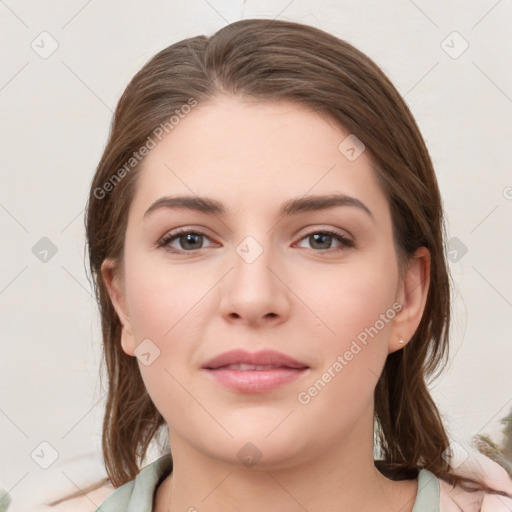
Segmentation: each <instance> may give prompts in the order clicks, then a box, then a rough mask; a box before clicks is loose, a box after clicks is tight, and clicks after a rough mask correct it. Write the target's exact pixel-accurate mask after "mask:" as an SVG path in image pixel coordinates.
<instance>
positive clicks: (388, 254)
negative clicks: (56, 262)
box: [86, 19, 512, 512]
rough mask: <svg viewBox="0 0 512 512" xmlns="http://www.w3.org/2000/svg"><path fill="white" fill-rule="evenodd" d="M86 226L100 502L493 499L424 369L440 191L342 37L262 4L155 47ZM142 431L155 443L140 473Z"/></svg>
mask: <svg viewBox="0 0 512 512" xmlns="http://www.w3.org/2000/svg"><path fill="white" fill-rule="evenodd" d="M86 229H87V239H88V245H89V256H90V265H91V271H92V274H93V277H94V280H95V286H96V292H97V297H98V301H99V304H100V310H101V318H102V329H103V339H104V349H105V361H106V367H107V371H108V377H109V383H108V400H107V405H106V411H105V419H104V425H103V451H104V457H105V463H106V469H107V473H108V476H109V478H110V481H111V482H112V485H113V486H114V487H116V488H117V487H120V488H119V489H117V490H116V491H115V492H114V493H113V494H112V495H111V496H110V497H109V498H107V499H106V500H105V502H104V503H103V504H102V505H101V507H100V508H99V509H98V510H102V511H103V512H105V511H109V510H116V511H121V510H141V511H142V510H144V511H145V510H148V511H149V510H153V511H156V512H163V511H173V512H174V511H177V510H199V511H201V512H202V511H210V510H211V511H214V510H231V509H234V508H235V507H236V509H237V510H240V509H241V510H244V511H252V510H266V511H273V510H279V511H282V510H290V511H292V510H308V511H314V510H320V509H322V510H336V511H345V510H359V511H365V510H380V511H388V510H389V511H396V510H402V511H411V510H412V511H414V512H420V511H426V510H429V511H431V510H432V511H435V510H440V508H439V507H440V506H441V507H442V508H441V510H452V509H453V510H460V509H461V508H462V509H463V510H479V509H480V506H482V507H485V506H493V505H492V504H494V503H495V502H496V503H498V504H499V505H497V507H502V508H492V510H509V508H510V507H511V504H512V500H510V499H508V498H506V497H505V496H504V495H505V494H506V493H509V494H510V493H512V489H511V485H512V484H511V482H510V481H503V482H502V483H497V482H495V481H489V479H485V478H483V479H478V478H469V479H467V478H463V476H461V474H457V473H456V472H455V471H454V468H452V467H451V466H450V461H451V459H450V457H449V454H450V447H449V440H448V437H447V434H446V432H445V429H444V427H443V423H442V420H441V417H440V415H439V412H438V410H437V408H436V406H435V404H434V402H433V400H432V398H431V396H430V393H429V391H428V388H427V384H426V382H427V379H428V378H429V377H430V376H432V375H434V374H435V373H436V372H437V371H439V369H440V368H441V366H442V364H443V362H444V361H445V360H446V356H447V353H448V326H449V320H450V292H449V276H448V271H447V265H446V261H445V258H444V250H443V229H444V228H443V215H442V207H441V198H440V193H439V189H438V185H437V181H436V178H435V174H434V170H433V167H432V162H431V160H430V157H429V154H428V151H427V148H426V147H425V144H424V141H423V139H422V137H421V134H420V132H419V130H418V127H417V125H416V123H415V121H414V119H413V117H412V115H411V113H410V111H409V109H408V108H407V106H406V104H405V102H404V101H403V99H402V98H401V97H400V95H399V94H398V92H397V91H396V89H395V88H394V87H393V85H392V84H391V83H390V82H389V80H388V79H387V78H386V77H385V76H384V74H383V73H382V71H381V70H380V69H379V68H378V67H377V66H376V65H375V64H374V63H373V62H372V61H371V60H370V59H369V58H368V57H367V56H365V55H364V54H362V53H361V52H360V51H358V50H357V49H355V48H354V47H353V46H351V45H349V44H348V43H346V42H344V41H341V40H339V39H337V38H335V37H334V36H332V35H329V34H327V33H325V32H322V31H320V30H318V29H315V28H313V27H309V26H305V25H301V24H297V23H290V22H283V21H275V20H261V19H260V20H243V21H239V22H236V23H233V24H231V25H229V26H227V27H225V28H223V29H222V30H220V31H218V32H217V33H216V34H214V35H213V36H212V37H210V38H207V37H205V36H199V37H195V38H191V39H187V40H184V41H181V42H178V43H176V44H173V45H171V46H170V47H168V48H166V49H164V50H163V51H161V52H160V53H158V54H157V55H156V56H155V57H154V58H152V59H151V60H150V61H149V62H148V63H147V64H146V65H145V66H144V67H143V68H142V69H141V70H140V71H139V72H138V73H137V74H136V76H135V77H134V78H133V80H132V81H131V83H130V84H129V85H128V87H127V89H126V90H125V92H124V94H123V96H122V97H121V99H120V101H119V103H118V106H117V109H116V112H115V116H114V120H113V124H112V129H111V133H110V136H109V140H108V143H107V146H106V148H105V151H104V154H103V156H102V158H101V161H100V163H99V166H98V168H97V172H96V175H95V177H94V180H93V183H92V186H91V193H90V198H89V203H88V209H87V217H86ZM162 432H163V435H164V437H167V439H168V442H169V446H170V451H171V452H172V458H171V455H170V454H167V455H164V456H162V457H161V458H159V459H158V460H157V461H155V462H154V463H153V464H151V465H149V466H148V467H146V468H144V469H143V470H142V471H141V470H140V464H141V461H142V460H143V459H144V456H145V454H146V452H147V449H148V446H149V444H150V442H151V441H152V440H153V439H154V438H155V435H156V434H158V433H162ZM375 457H377V460H375ZM469 480H473V481H474V482H473V483H475V482H476V484H478V486H479V489H480V490H477V491H475V492H470V491H469V490H467V487H464V484H465V483H466V484H467V483H468V481H469ZM469 483H471V482H469ZM454 485H455V487H454ZM457 504H458V505H457ZM503 507H509V508H503ZM482 509H485V508H482Z"/></svg>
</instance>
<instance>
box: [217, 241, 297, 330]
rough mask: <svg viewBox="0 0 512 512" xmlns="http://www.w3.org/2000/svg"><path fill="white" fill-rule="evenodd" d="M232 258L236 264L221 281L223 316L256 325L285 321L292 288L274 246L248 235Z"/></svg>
mask: <svg viewBox="0 0 512 512" xmlns="http://www.w3.org/2000/svg"><path fill="white" fill-rule="evenodd" d="M231 261H232V262H233V268H232V270H231V271H230V272H229V273H228V274H227V276H226V277H225V279H223V281H222V284H221V300H220V310H221V314H222V316H223V317H224V318H225V319H226V320H227V321H229V322H238V323H244V324H247V325H249V326H253V327H255V326H258V325H269V324H272V325H277V324H279V323H282V322H283V321H285V320H286V318H287V317H288V314H289V309H290V302H289V299H290V291H289V289H288V288H287V286H286V281H287V279H286V275H285V274H286V272H285V271H282V268H283V265H282V264H281V262H280V261H278V259H277V258H276V256H275V254H274V253H273V252H272V250H271V249H270V248H268V247H263V245H262V244H260V243H259V242H257V240H256V239H255V238H253V237H247V238H246V239H245V240H244V241H243V242H242V243H241V244H239V246H238V247H237V248H236V251H235V254H234V255H233V258H232V260H231Z"/></svg>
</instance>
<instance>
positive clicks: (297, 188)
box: [133, 96, 387, 211]
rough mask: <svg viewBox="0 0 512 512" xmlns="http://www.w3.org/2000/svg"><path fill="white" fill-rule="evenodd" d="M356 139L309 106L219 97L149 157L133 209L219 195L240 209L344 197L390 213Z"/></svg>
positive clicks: (185, 120) (178, 127)
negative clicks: (170, 198) (171, 198)
mask: <svg viewBox="0 0 512 512" xmlns="http://www.w3.org/2000/svg"><path fill="white" fill-rule="evenodd" d="M347 137H349V138H348V139H347ZM351 137H353V135H351V134H350V133H349V132H348V131H347V130H346V129H344V128H343V127H342V126H341V125H340V124H339V123H337V122H336V120H335V119H334V118H332V117H331V116H328V115H325V114H319V113H317V112H315V111H314V110H312V109H310V108H308V107H307V106H305V105H301V104H298V103H295V102H291V101H271V102H269V101H257V100H253V99H242V98H233V97H226V96H223V97H218V98H216V99H215V100H213V101H212V102H209V103H206V104H199V105H197V106H196V107H195V108H194V109H192V111H191V112H190V113H189V114H187V115H186V116H184V117H183V118H181V119H180V121H179V123H178V124H176V125H175V126H174V127H173V129H172V131H170V133H169V134H168V135H166V136H165V137H164V138H163V139H162V140H161V142H159V143H158V144H157V146H156V147H155V148H154V149H152V150H151V151H150V152H149V154H148V155H147V156H146V158H145V159H144V161H143V163H142V167H141V170H140V176H139V179H138V183H137V191H136V195H135V198H134V205H133V207H134V208H139V207H140V208H142V207H144V206H145V207H146V208H147V207H148V206H149V204H150V203H152V202H154V201H155V200H156V199H158V198H159V197H161V196H164V195H168V194H178V193H182V194H187V195H201V196H209V197H219V198H222V201H223V202H224V201H226V202H227V206H228V208H229V206H230V205H233V207H234V208H235V209H236V210H237V211H240V209H243V208H245V207H247V206H248V205H249V204H252V205H253V206H254V207H260V208H262V209H263V208H267V209H268V207H269V205H270V204H272V203H273V202H275V204H276V207H277V206H280V205H281V204H282V203H283V201H284V200H286V199H288V198H291V197H298V196H304V195H310V194H311V195H317V194H333V193H341V194H345V195H349V196H352V197H358V198H360V199H361V200H362V196H364V197H365V198H366V201H370V202H371V203H372V204H373V205H374V208H377V209H379V208H387V202H386V199H385V197H384V195H383V193H382V191H381V190H380V187H379V185H378V183H377V180H376V176H375V173H374V171H373V169H372V161H371V159H370V156H369V155H368V154H367V152H366V151H363V152H362V153H361V154H360V155H359V156H358V157H357V158H355V159H353V158H352V159H349V158H347V156H346V154H345V153H344V152H343V150H344V149H345V145H346V143H345V141H347V140H348V141H352V139H351ZM340 145H341V146H340ZM356 149H360V148H357V147H356Z"/></svg>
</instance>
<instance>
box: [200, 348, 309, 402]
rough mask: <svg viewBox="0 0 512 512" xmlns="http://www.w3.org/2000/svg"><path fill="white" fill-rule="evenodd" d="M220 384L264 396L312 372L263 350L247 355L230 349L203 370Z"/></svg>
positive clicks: (273, 352) (272, 351) (204, 366)
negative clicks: (246, 366) (247, 366)
mask: <svg viewBox="0 0 512 512" xmlns="http://www.w3.org/2000/svg"><path fill="white" fill-rule="evenodd" d="M240 364H243V365H254V366H265V367H269V366H270V367H271V368H266V369H261V370H256V369H255V370H242V369H234V368H227V367H228V366H230V365H240ZM201 368H202V370H203V371H205V372H206V373H207V374H208V375H209V376H210V377H211V378H213V379H214V380H215V381H216V382H217V383H219V384H221V385H223V386H225V387H227V388H230V389H232V390H234V391H238V392H246V393H262V392H265V391H270V390H272V389H275V388H277V387H280V386H282V385H284V384H286V383H289V382H291V381H293V380H295V379H298V378H299V377H301V376H303V375H304V374H305V373H306V372H308V370H309V366H307V365H306V364H304V363H302V362H300V361H297V360H296V359H294V358H292V357H290V356H287V355H286V354H282V353H280V352H276V351H275V350H263V351H260V352H247V351H246V350H231V351H229V352H224V353H223V354H220V355H219V356H216V357H214V358H213V359H210V360H209V361H207V362H206V363H205V364H203V366H202V367H201Z"/></svg>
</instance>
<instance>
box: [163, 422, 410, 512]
mask: <svg viewBox="0 0 512 512" xmlns="http://www.w3.org/2000/svg"><path fill="white" fill-rule="evenodd" d="M368 424H369V425H370V427H371V428H366V429H361V428H353V429H352V431H351V432H349V433H348V434H347V435H346V436H345V437H344V439H343V441H342V442H339V441H337V440H333V442H332V443H325V441H324V443H323V444H324V445H327V446H326V449H325V451H324V452H322V453H318V452H317V451H315V457H310V458H306V457H301V459H300V461H299V462H297V463H295V464H287V465H286V467H282V466H281V467H276V466H275V465H274V466H270V465H267V466H261V465H260V464H257V465H256V466H254V467H252V468H247V467H245V466H242V465H240V464H239V463H238V464H236V463H231V462H229V461H228V462H225V461H219V460H218V459H213V458H211V457H208V456H207V455H205V454H204V453H203V452H200V451H198V450H196V449H195V448H194V447H193V446H191V445H190V444H189V443H186V442H185V441H184V440H183V439H181V438H180V437H179V436H177V435H176V433H174V435H173V436H172V443H171V446H172V456H173V472H172V475H170V476H169V477H168V478H167V479H166V480H165V481H164V482H163V483H162V484H161V485H160V487H159V489H158V491H157V496H156V501H155V509H154V510H155V512H176V511H178V510H187V511H191V512H192V511H200V512H217V511H219V510H223V511H225V512H232V511H233V512H234V511H236V512H240V510H241V505H242V506H243V508H242V509H243V511H244V512H260V511H261V510H265V511H266V512H282V511H283V510H287V511H297V512H299V511H300V512H303V511H304V510H307V511H308V512H320V511H321V512H324V511H325V510H333V511H336V512H349V511H350V512H353V510H358V511H361V512H366V511H368V512H370V511H375V510H379V511H382V512H385V511H388V510H389V511H395V512H396V510H401V512H410V511H411V510H412V507H413V503H414V499H415V497H416V492H417V481H416V480H406V481H400V482H394V481H392V480H390V479H388V478H386V477H384V476H383V475H382V474H381V473H380V472H379V471H378V470H377V469H376V468H375V465H374V461H373V418H372V421H371V422H369V423H368ZM359 426H360V425H359ZM306 451H307V449H306Z"/></svg>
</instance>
